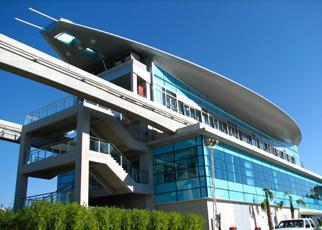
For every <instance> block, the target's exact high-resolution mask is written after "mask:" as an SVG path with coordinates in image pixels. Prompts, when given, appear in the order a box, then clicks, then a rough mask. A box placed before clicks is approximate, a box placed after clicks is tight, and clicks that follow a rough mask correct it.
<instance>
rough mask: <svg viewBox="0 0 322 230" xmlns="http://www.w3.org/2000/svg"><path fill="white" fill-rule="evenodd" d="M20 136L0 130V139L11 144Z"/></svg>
mask: <svg viewBox="0 0 322 230" xmlns="http://www.w3.org/2000/svg"><path fill="white" fill-rule="evenodd" d="M20 136H21V134H20V132H18V131H14V130H9V129H8V130H7V129H2V130H1V132H0V138H2V139H6V140H9V141H13V142H18V141H19V138H20Z"/></svg>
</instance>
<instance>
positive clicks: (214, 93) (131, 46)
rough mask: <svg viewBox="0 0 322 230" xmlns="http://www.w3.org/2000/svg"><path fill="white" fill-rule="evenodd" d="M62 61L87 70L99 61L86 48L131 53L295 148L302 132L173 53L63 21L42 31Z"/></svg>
mask: <svg viewBox="0 0 322 230" xmlns="http://www.w3.org/2000/svg"><path fill="white" fill-rule="evenodd" d="M61 32H66V33H68V34H70V35H72V36H74V37H75V38H77V45H73V46H68V45H66V44H63V43H62V42H60V41H58V40H57V39H55V36H56V35H57V34H59V33H61ZM42 34H43V36H44V38H45V39H46V40H47V41H48V43H49V44H50V45H51V46H52V47H53V48H54V49H55V50H56V52H57V53H58V54H59V55H60V56H61V58H62V59H63V60H64V61H66V62H68V63H69V64H72V65H74V66H77V67H79V68H82V69H84V70H87V71H88V70H89V68H90V67H91V66H92V65H94V64H95V63H98V62H100V61H101V60H100V58H99V57H96V58H93V57H89V56H88V55H83V54H82V53H81V51H82V49H84V48H85V47H88V48H90V49H92V50H95V51H97V53H98V54H99V56H103V57H105V58H106V57H109V56H113V57H115V56H117V55H123V54H127V53H129V52H131V51H133V52H136V53H138V54H139V55H141V56H143V57H145V58H147V59H151V60H153V61H154V62H155V63H156V64H157V65H159V66H160V67H162V68H163V69H165V70H166V71H168V72H169V73H171V74H173V75H175V76H176V78H178V79H179V80H181V81H182V82H184V83H185V84H187V85H188V86H190V87H191V88H193V89H195V90H197V91H199V92H201V93H202V95H203V96H205V97H206V98H208V99H209V100H210V101H212V102H213V103H214V104H215V105H217V106H219V107H220V108H222V109H223V110H225V111H226V112H228V113H230V114H232V115H234V116H235V117H237V118H238V119H240V120H242V121H244V122H246V123H248V124H250V125H252V126H253V127H255V128H257V129H259V130H261V131H262V132H264V133H266V134H268V135H269V136H271V137H273V138H275V139H277V140H280V141H282V142H285V143H289V144H295V145H298V144H299V143H300V141H301V137H302V136H301V131H300V129H299V127H298V125H297V124H296V123H295V121H294V120H293V119H292V118H291V117H290V116H289V115H288V114H287V113H286V112H284V111H283V110H282V109H281V108H279V107H278V106H276V105H275V104H273V103H272V102H270V101H269V100H267V99H266V98H264V97H262V96H260V95H259V94H257V93H255V92H254V91H252V90H250V89H248V88H246V87H244V86H242V85H240V84H238V83H236V82H234V81H232V80H230V79H228V78H226V77H224V76H222V75H220V74H218V73H215V72H213V71H210V70H208V69H206V68H204V67H201V66H199V65H197V64H194V63H192V62H190V61H187V60H184V59H182V58H179V57H176V56H174V55H172V54H169V53H166V52H164V51H161V50H158V49H156V48H153V47H150V46H147V45H144V44H142V43H139V42H136V41H133V40H130V39H126V38H124V37H120V36H117V35H115V34H111V33H108V32H105V31H101V30H97V29H94V28H90V27H87V26H83V25H79V24H75V23H73V22H70V21H68V20H65V19H60V20H59V21H58V22H54V23H53V24H51V25H50V26H49V27H48V28H47V30H46V31H43V32H42Z"/></svg>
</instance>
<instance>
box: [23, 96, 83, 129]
mask: <svg viewBox="0 0 322 230" xmlns="http://www.w3.org/2000/svg"><path fill="white" fill-rule="evenodd" d="M77 103H78V100H77V97H75V96H68V97H65V98H63V99H61V100H58V101H55V102H53V103H51V104H49V105H46V106H44V107H42V108H40V109H37V110H36V111H33V112H31V113H28V114H27V115H26V116H25V125H27V124H30V123H32V122H35V121H38V120H39V119H42V118H45V117H48V116H50V115H52V114H54V113H57V112H59V111H62V110H65V109H67V108H70V107H72V106H74V105H75V104H77Z"/></svg>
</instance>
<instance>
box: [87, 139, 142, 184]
mask: <svg viewBox="0 0 322 230" xmlns="http://www.w3.org/2000/svg"><path fill="white" fill-rule="evenodd" d="M90 150H93V151H96V152H100V153H104V154H108V155H111V156H112V157H113V158H114V160H115V161H116V162H117V163H118V164H119V165H120V166H121V167H122V168H123V169H124V170H125V171H126V172H127V173H128V174H129V175H130V176H131V177H132V178H133V179H134V180H135V182H138V183H148V179H147V175H148V173H147V172H146V171H142V170H140V169H138V168H136V167H135V166H134V165H133V164H132V163H131V162H130V161H129V160H128V159H127V158H126V157H125V156H124V155H123V153H122V152H121V151H120V150H119V149H118V148H117V147H116V146H115V145H113V144H112V143H110V142H107V141H104V140H102V139H100V138H96V137H90Z"/></svg>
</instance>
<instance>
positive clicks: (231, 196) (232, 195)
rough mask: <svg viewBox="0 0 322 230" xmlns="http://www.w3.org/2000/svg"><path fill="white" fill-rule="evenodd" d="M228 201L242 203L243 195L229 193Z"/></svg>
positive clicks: (233, 192)
mask: <svg viewBox="0 0 322 230" xmlns="http://www.w3.org/2000/svg"><path fill="white" fill-rule="evenodd" d="M229 198H230V200H236V201H244V194H243V193H242V192H235V191H229Z"/></svg>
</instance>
